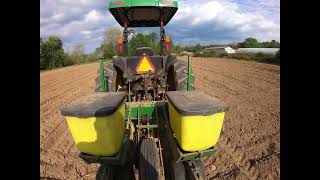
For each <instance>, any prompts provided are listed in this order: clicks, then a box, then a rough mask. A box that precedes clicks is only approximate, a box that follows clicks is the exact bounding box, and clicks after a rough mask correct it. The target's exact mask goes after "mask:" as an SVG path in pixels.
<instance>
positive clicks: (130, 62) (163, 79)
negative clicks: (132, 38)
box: [98, 0, 186, 101]
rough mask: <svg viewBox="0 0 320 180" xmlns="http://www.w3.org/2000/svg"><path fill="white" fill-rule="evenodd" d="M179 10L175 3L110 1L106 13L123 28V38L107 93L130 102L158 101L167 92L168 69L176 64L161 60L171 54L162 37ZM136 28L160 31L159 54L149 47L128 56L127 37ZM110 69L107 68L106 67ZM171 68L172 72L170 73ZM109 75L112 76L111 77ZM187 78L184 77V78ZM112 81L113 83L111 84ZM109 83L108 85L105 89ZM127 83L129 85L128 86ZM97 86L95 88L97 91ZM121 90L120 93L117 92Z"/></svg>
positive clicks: (167, 41) (173, 86)
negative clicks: (124, 93)
mask: <svg viewBox="0 0 320 180" xmlns="http://www.w3.org/2000/svg"><path fill="white" fill-rule="evenodd" d="M177 10H178V3H177V0H111V1H110V3H109V11H110V13H111V14H112V15H113V16H114V18H115V19H116V21H117V22H118V23H119V24H120V25H121V26H122V27H123V35H122V37H119V38H118V48H117V51H118V52H119V54H121V56H119V57H116V58H114V59H113V62H112V66H113V67H111V70H105V71H108V72H113V71H115V73H113V74H117V76H116V77H109V78H108V77H107V78H108V79H109V81H107V84H106V86H108V87H112V89H110V88H109V91H119V90H121V91H127V92H128V93H129V89H130V95H131V96H130V97H131V98H132V99H131V100H132V101H135V100H140V99H141V98H142V99H143V100H148V99H149V100H160V99H163V98H164V93H165V91H166V90H167V89H168V83H167V81H168V80H167V76H169V74H170V76H176V75H174V74H173V72H171V73H169V69H170V67H171V65H173V64H174V63H175V62H177V60H176V59H175V57H173V56H171V55H167V56H164V54H166V53H165V52H169V51H170V36H168V35H166V34H165V30H164V27H165V26H166V25H167V24H168V23H169V22H170V20H171V19H172V17H173V16H174V14H175V13H176V12H177ZM136 27H159V30H160V31H159V33H160V42H159V43H160V53H159V54H155V52H154V50H153V49H151V48H150V47H138V48H137V49H136V50H135V54H134V56H129V53H128V36H129V35H130V34H132V33H133V30H132V29H128V28H136ZM109 69H110V67H109ZM173 70H174V69H173V67H171V71H173ZM113 74H112V75H113ZM185 76H186V75H185ZM174 78H177V77H171V80H170V82H171V84H169V86H171V89H176V88H177V85H176V84H172V83H174V82H176V81H175V80H174ZM113 79H115V80H113ZM108 83H110V84H109V85H108ZM129 83H130V84H129ZM100 87H101V86H99V87H98V88H100ZM119 87H120V89H119ZM140 97H141V98H140Z"/></svg>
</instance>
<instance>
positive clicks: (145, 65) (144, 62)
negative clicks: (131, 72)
mask: <svg viewBox="0 0 320 180" xmlns="http://www.w3.org/2000/svg"><path fill="white" fill-rule="evenodd" d="M148 71H154V66H153V64H152V62H151V61H150V59H149V57H148V56H146V55H143V56H141V58H140V61H139V63H138V65H137V67H136V72H137V73H138V74H141V73H144V72H148Z"/></svg>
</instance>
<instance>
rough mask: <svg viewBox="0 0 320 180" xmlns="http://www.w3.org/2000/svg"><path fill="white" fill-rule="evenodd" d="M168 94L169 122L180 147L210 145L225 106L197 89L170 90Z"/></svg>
mask: <svg viewBox="0 0 320 180" xmlns="http://www.w3.org/2000/svg"><path fill="white" fill-rule="evenodd" d="M167 97H168V100H169V101H168V106H169V117H170V125H171V128H172V131H173V132H174V133H175V136H176V139H177V142H178V144H179V145H180V147H181V149H182V150H184V151H190V152H193V151H201V150H206V149H209V148H211V147H213V146H214V145H215V144H216V143H217V141H218V139H219V137H220V132H221V129H222V125H223V120H224V115H225V111H227V110H228V106H227V105H226V104H225V103H223V102H221V101H219V100H218V99H216V98H212V97H210V96H207V95H205V94H203V93H201V92H198V91H191V92H186V91H169V92H167Z"/></svg>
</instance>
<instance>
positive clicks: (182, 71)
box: [173, 60, 195, 91]
mask: <svg viewBox="0 0 320 180" xmlns="http://www.w3.org/2000/svg"><path fill="white" fill-rule="evenodd" d="M173 71H174V79H175V88H174V89H175V90H176V91H186V90H187V85H188V65H187V63H186V62H184V61H179V60H178V61H177V62H175V63H173ZM191 77H192V80H191V90H195V86H194V82H195V78H194V75H193V73H192V74H191Z"/></svg>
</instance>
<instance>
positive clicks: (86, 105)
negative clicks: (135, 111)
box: [61, 92, 126, 118]
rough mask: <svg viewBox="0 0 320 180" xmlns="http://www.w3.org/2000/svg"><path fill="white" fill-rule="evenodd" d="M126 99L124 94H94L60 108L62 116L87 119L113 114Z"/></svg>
mask: <svg viewBox="0 0 320 180" xmlns="http://www.w3.org/2000/svg"><path fill="white" fill-rule="evenodd" d="M125 98H126V93H125V92H110V93H96V94H92V95H88V96H85V97H83V98H80V99H79V100H77V101H74V102H72V103H71V104H70V105H68V106H66V107H64V108H62V110H61V114H62V115H63V116H69V117H78V118H89V117H102V116H108V115H110V114H112V113H114V112H115V111H116V110H117V109H118V108H119V106H120V105H121V104H122V103H123V101H124V100H125Z"/></svg>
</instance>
